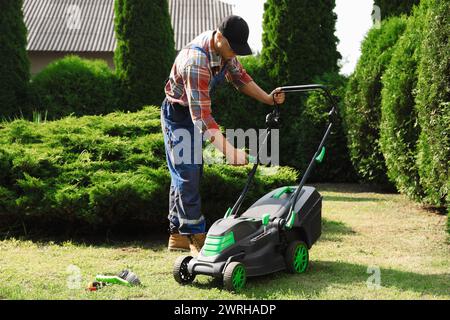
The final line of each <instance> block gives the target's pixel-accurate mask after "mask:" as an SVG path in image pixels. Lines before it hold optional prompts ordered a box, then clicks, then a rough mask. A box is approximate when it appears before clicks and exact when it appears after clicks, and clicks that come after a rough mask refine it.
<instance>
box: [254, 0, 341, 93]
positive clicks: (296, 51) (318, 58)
mask: <svg viewBox="0 0 450 320" xmlns="http://www.w3.org/2000/svg"><path fill="white" fill-rule="evenodd" d="M334 7H335V1H334V0H317V1H310V0H268V1H267V2H266V4H265V11H264V22H263V28H264V33H263V50H262V60H263V64H264V66H265V67H266V68H267V69H268V71H269V73H270V75H271V76H272V78H273V79H274V80H275V81H276V82H277V83H278V84H280V85H281V84H287V83H289V84H298V83H309V82H311V81H312V79H314V78H315V77H317V76H321V75H323V74H325V73H329V72H333V71H338V64H337V62H338V60H339V59H340V58H341V55H340V54H339V52H338V51H337V43H338V39H337V37H336V36H335V35H334V32H335V25H336V20H337V16H336V14H335V13H334V12H333V9H334Z"/></svg>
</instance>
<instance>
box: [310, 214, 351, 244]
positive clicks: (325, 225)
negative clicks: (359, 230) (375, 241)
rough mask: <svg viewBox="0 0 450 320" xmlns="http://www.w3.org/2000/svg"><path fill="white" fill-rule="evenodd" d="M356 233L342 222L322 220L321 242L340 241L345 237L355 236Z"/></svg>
mask: <svg viewBox="0 0 450 320" xmlns="http://www.w3.org/2000/svg"><path fill="white" fill-rule="evenodd" d="M355 234H356V231H354V230H353V229H352V228H350V227H349V226H347V225H346V224H345V223H343V222H340V221H333V220H329V219H325V218H322V235H321V236H320V238H319V241H340V240H341V236H343V235H355Z"/></svg>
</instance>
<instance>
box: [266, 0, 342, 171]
mask: <svg viewBox="0 0 450 320" xmlns="http://www.w3.org/2000/svg"><path fill="white" fill-rule="evenodd" d="M334 7H335V1H334V0H316V1H310V0H267V2H266V3H265V7H264V9H265V11H264V21H263V29H264V33H263V50H262V52H261V60H262V65H263V68H264V69H265V70H266V72H267V73H268V74H269V75H270V78H271V81H272V82H273V85H274V86H282V85H297V84H307V83H312V82H314V79H317V78H318V77H321V76H322V75H324V74H327V73H328V74H330V73H337V72H338V70H339V68H338V60H339V59H340V58H341V55H340V54H339V52H338V51H337V43H338V39H337V37H336V36H335V35H334V32H335V24H336V20H337V16H336V14H335V13H334V12H333V9H334ZM302 97H304V96H299V95H295V96H294V95H290V96H288V97H286V103H285V105H283V119H289V120H290V121H286V122H284V123H283V125H282V126H280V135H281V136H282V137H283V139H281V140H280V150H283V152H282V153H281V154H280V160H281V164H283V165H289V166H293V167H295V168H298V169H301V168H303V167H304V164H303V163H302V161H301V159H299V158H298V157H296V151H295V150H296V149H295V148H293V147H292V146H298V145H301V144H306V143H311V142H310V141H299V130H309V128H299V126H298V124H299V123H300V119H299V117H300V114H301V112H302V108H301V105H302V104H303V103H302ZM311 156H312V155H311Z"/></svg>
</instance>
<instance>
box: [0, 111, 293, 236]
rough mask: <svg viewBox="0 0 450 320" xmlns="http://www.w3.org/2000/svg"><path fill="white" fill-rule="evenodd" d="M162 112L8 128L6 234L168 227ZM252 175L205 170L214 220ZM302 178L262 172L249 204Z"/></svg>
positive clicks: (4, 141) (3, 133)
mask: <svg viewBox="0 0 450 320" xmlns="http://www.w3.org/2000/svg"><path fill="white" fill-rule="evenodd" d="M159 115H160V111H159V109H158V108H157V107H145V108H144V109H143V110H141V111H139V112H136V113H124V112H115V113H111V114H108V115H105V116H84V117H80V118H75V117H66V118H63V119H61V120H58V121H51V122H43V123H39V124H37V123H33V122H28V121H25V120H16V121H14V122H11V123H3V124H2V127H1V128H0V145H1V147H0V182H1V187H0V217H1V218H0V225H1V226H0V229H10V228H11V226H22V223H23V225H25V226H26V227H27V228H26V229H27V230H28V231H29V232H33V231H36V230H39V231H41V232H42V230H44V232H46V233H60V232H70V233H72V234H73V233H77V232H83V233H84V232H94V231H99V230H105V229H118V228H122V227H123V226H125V225H126V226H128V227H129V228H131V231H132V232H134V231H136V230H137V229H139V230H142V229H144V230H146V231H148V230H150V229H157V230H159V231H163V230H166V228H167V219H166V216H167V213H168V193H169V186H170V176H169V171H168V169H167V168H166V160H165V152H164V142H163V137H162V134H161V133H160V131H161V125H160V122H159ZM249 170H250V166H247V167H239V168H236V167H231V166H229V165H205V171H204V179H203V182H202V186H201V192H202V198H203V208H204V214H205V216H206V217H207V219H208V222H209V223H211V222H213V221H214V219H216V218H218V217H220V216H223V214H224V213H225V211H226V209H227V208H228V207H229V206H230V205H232V204H233V203H234V201H235V200H236V198H237V196H238V194H239V193H240V191H241V189H242V187H243V185H244V183H245V181H246V175H247V173H248V172H249ZM271 172H272V174H270V173H271ZM295 179H296V172H295V171H294V170H292V169H288V168H279V170H278V171H276V169H275V168H261V169H260V170H259V171H258V174H257V176H256V181H255V184H254V185H253V187H252V188H251V191H250V194H249V198H248V202H251V201H255V200H256V199H257V198H258V197H260V196H262V195H263V194H264V193H266V192H267V191H268V190H270V189H271V188H274V187H276V186H280V185H285V184H293V183H294V182H295ZM7 221H8V222H7ZM2 222H5V224H3V223H2ZM20 228H21V227H20ZM13 231H14V230H13ZM16 231H17V230H16ZM20 231H21V229H20Z"/></svg>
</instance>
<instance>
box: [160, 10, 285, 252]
mask: <svg viewBox="0 0 450 320" xmlns="http://www.w3.org/2000/svg"><path fill="white" fill-rule="evenodd" d="M248 35H249V28H248V25H247V23H246V22H245V21H244V19H242V18H241V17H238V16H234V15H232V16H228V17H226V18H225V19H224V20H223V21H222V22H221V23H220V26H219V28H218V30H215V31H207V32H204V33H202V34H201V35H199V36H198V37H197V38H195V39H194V40H193V41H192V42H191V43H189V44H188V45H187V46H186V47H185V48H183V49H182V50H181V51H180V53H179V54H178V56H177V58H176V59H175V63H174V64H173V67H172V70H171V72H170V76H169V79H168V81H167V83H166V86H165V94H166V98H165V100H164V101H163V103H162V107H161V126H162V130H163V134H164V143H165V149H166V159H167V165H168V168H169V171H170V175H171V186H170V195H169V197H170V199H169V216H168V218H169V225H170V227H169V230H170V238H169V244H168V249H169V250H170V251H175V250H177V251H178V250H181V251H189V250H190V251H191V254H192V255H194V256H195V255H197V254H198V252H199V251H200V249H201V248H202V246H203V243H204V240H205V226H206V223H205V218H204V216H203V215H202V213H201V201H200V193H199V186H200V179H201V176H202V170H203V164H202V163H201V152H202V150H201V146H202V142H203V137H202V136H204V137H205V138H206V139H209V141H211V143H212V144H213V145H214V146H215V147H216V148H217V149H218V150H220V151H221V152H222V153H223V154H224V155H225V157H226V159H227V162H229V163H230V164H232V165H236V166H239V165H246V164H248V160H247V159H248V155H247V154H246V153H245V152H244V151H242V150H239V149H235V148H234V147H233V146H232V145H231V144H230V143H229V142H228V141H227V140H226V139H225V137H224V136H223V135H222V133H221V132H220V130H219V126H218V125H217V123H216V122H215V120H214V118H213V117H212V115H211V95H212V93H213V91H214V89H215V87H216V86H217V85H218V84H219V83H220V82H222V80H223V79H224V78H225V77H226V79H227V80H228V81H230V82H232V83H233V85H234V86H235V87H236V88H237V89H238V90H239V91H240V92H242V93H244V94H246V95H248V96H250V97H253V98H255V99H256V100H258V101H260V102H263V103H265V104H268V105H273V104H274V101H276V102H277V103H278V104H281V103H283V102H284V99H285V97H284V94H283V93H281V92H279V89H275V90H274V91H273V92H272V93H271V94H267V93H266V92H265V91H264V90H262V89H261V88H260V87H259V86H258V85H257V84H256V83H255V82H254V81H253V79H252V78H251V77H250V76H249V75H248V74H247V73H246V71H245V70H244V69H243V68H242V65H241V64H240V63H239V61H238V60H237V59H236V55H250V54H252V51H251V49H250V47H249V45H248V43H247V40H248ZM223 107H226V106H223ZM183 133H188V135H185V134H183ZM198 140H201V141H198ZM198 145H200V148H195V146H198ZM179 150H182V152H178V151H179ZM183 156H184V158H183V159H180V158H181V157H183ZM186 157H187V158H188V159H186ZM199 158H200V161H196V160H198V159H199ZM199 162H200V163H199Z"/></svg>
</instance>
